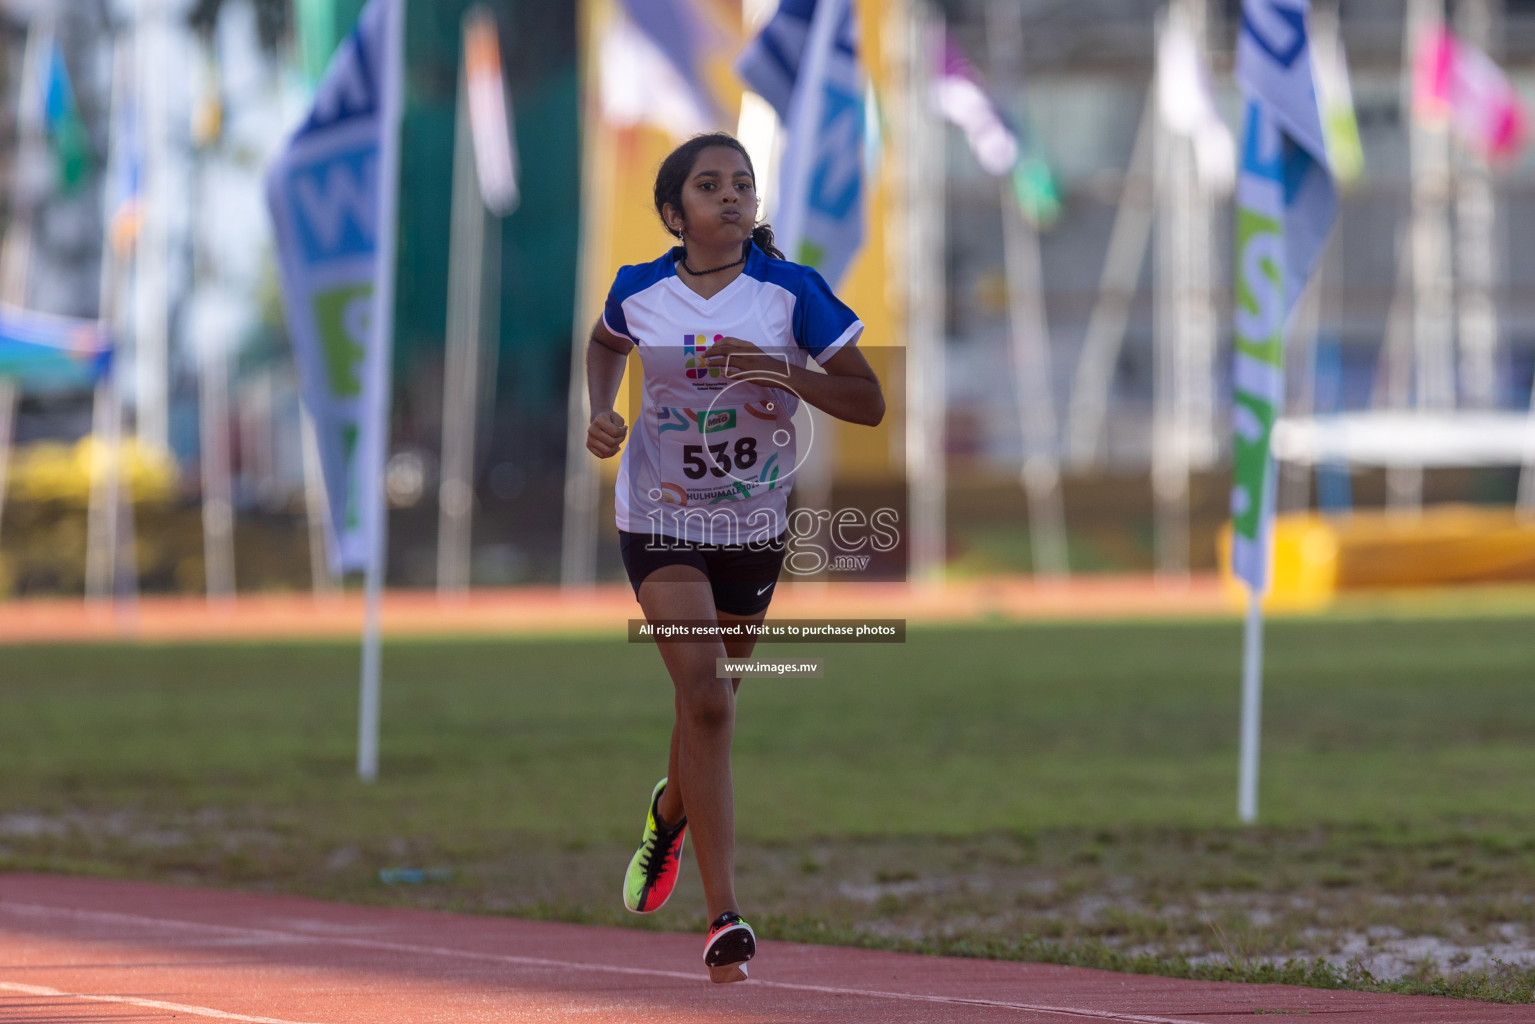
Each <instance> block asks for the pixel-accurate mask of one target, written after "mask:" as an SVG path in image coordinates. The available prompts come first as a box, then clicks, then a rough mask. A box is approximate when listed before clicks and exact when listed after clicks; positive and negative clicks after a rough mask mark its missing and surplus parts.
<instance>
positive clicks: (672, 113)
mask: <svg viewBox="0 0 1535 1024" xmlns="http://www.w3.org/2000/svg"><path fill="white" fill-rule="evenodd" d="M617 8H618V9H617V10H616V11H614V12H613V14H612V16H611V17H610V19H609V21H608V23H607V24H606V25H604V26H603V27H602V28H601V30H600V39H601V42H600V43H599V53H600V56H599V63H600V67H601V73H602V78H601V94H602V110H603V116H604V117H605V118H607V120H608V121H610V122H612V123H613V124H617V125H622V126H624V127H631V126H633V125H637V124H653V125H655V126H656V127H658V128H661V129H662V130H664V131H666V132H669V133H670V134H672V135H673V136H675V137H677V138H687V137H688V136H690V135H696V134H698V133H700V132H707V131H711V130H713V129H715V128H718V127H720V126H721V125H722V124H723V123H724V115H723V113H722V112H721V110H720V108H719V104H718V103H717V102H715V99H714V94H713V93H712V92H711V91H710V89H709V85H708V82H707V80H706V78H705V75H704V60H705V56H706V54H707V53H708V51H709V50H710V49H711V48H712V47H715V46H717V45H718V42H719V39H718V35H717V33H715V32H714V31H713V29H712V28H711V27H710V26H709V24H708V22H707V21H705V20H704V18H703V17H702V16H700V14H699V12H698V11H697V10H695V9H694V6H693V0H621V2H620V3H619V4H618V5H617Z"/></svg>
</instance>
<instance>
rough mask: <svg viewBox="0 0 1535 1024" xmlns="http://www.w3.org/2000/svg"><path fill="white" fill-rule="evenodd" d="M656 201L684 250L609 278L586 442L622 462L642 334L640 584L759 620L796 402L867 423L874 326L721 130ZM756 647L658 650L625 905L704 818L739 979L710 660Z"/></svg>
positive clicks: (631, 456) (716, 644)
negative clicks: (641, 808)
mask: <svg viewBox="0 0 1535 1024" xmlns="http://www.w3.org/2000/svg"><path fill="white" fill-rule="evenodd" d="M655 205H656V213H657V214H659V215H660V218H661V222H662V223H663V224H664V225H665V226H666V229H667V231H669V232H670V233H671V234H673V235H675V236H676V237H677V239H678V242H679V243H680V244H679V245H677V246H676V247H674V248H672V249H671V250H670V251H669V252H667V253H666V254H665V255H663V256H661V257H660V258H659V259H657V260H656V261H654V262H653V263H645V264H639V265H636V266H628V267H623V268H622V269H620V270H619V272H618V276H617V277H616V278H615V279H614V281H613V287H612V289H611V290H610V291H609V293H608V300H607V305H606V307H605V309H604V311H603V315H602V318H601V319H600V320H599V321H598V322H597V324H596V325H595V326H594V327H593V328H592V336H591V341H590V343H589V344H588V346H587V359H586V368H587V369H586V372H587V387H588V391H589V394H590V397H591V409H592V419H591V424H590V426H589V427H588V430H587V437H586V447H587V449H588V450H589V451H591V452H592V453H593V454H594V455H596V456H598V457H599V458H604V459H605V458H609V457H611V456H613V455H614V454H616V453H617V452H618V450H619V447H620V446H621V445H622V444H623V441H624V438H625V436H626V435H628V433H629V428H628V426H627V425H626V424H625V423H624V420H623V417H621V416H619V415H618V414H617V413H616V412H614V411H613V400H614V398H615V397H616V396H617V394H618V388H619V382H620V380H621V378H622V376H623V371H624V364H625V360H626V357H627V355H628V353H629V351H630V350H631V349H633V348H634V347H635V346H636V345H637V346H639V351H640V360H641V362H642V364H643V366H644V370H645V373H644V381H645V383H644V393H643V397H642V400H641V403H640V408H639V412H638V413H637V415H636V420H635V430H634V434H633V436H632V437H630V438H629V443H628V446H627V447H626V448H625V449H624V453H623V458H622V461H621V462H620V465H619V471H618V484H617V492H616V495H615V505H616V508H617V520H618V529H619V538H620V549H621V553H622V555H623V559H624V566H625V568H626V569H627V571H628V574H629V581H630V583H632V584H633V585H634V591H635V596H636V597H637V598H638V599H639V603H640V607H641V609H643V611H644V613H645V617H646V619H647V620H649V621H650V622H652V623H672V622H678V621H685V622H689V623H713V624H717V625H719V626H722V627H735V628H737V629H739V628H740V627H742V626H744V625H745V624H755V623H760V622H761V621H762V619H763V616H764V615H765V614H766V612H767V607H768V603H769V602H770V601H771V600H772V596H773V595H772V591H773V586H774V584H775V583H776V581H777V579H778V573H779V570H780V569H781V568H782V565H783V558H784V547H785V529H786V527H785V523H786V513H787V504H788V494H789V489H790V487H792V485H793V482H794V481H793V473H794V466H795V464H796V451H797V449H796V445H795V434H794V424H793V421H792V419H791V417H792V416H793V414H794V410H795V408H796V407H797V406H798V404H799V402H800V401H801V400H803V401H806V402H809V403H810V404H811V405H813V406H815V407H816V408H817V409H820V410H822V411H823V412H826V413H828V414H830V415H832V416H835V417H837V418H838V419H842V420H847V421H849V422H852V423H861V424H867V425H870V426H873V425H875V424H877V423H879V421H880V420H881V419H882V418H883V417H884V413H885V400H884V396H883V394H882V393H881V391H880V385H879V380H878V378H876V377H875V375H874V372H873V370H871V369H870V368H869V364H868V363H867V362H865V360H864V358H863V356H862V354H860V353H859V351H858V349H857V347H856V345H857V342H858V339H859V336H860V335H861V334H862V333H863V323H862V322H861V321H859V319H858V317H857V316H855V315H854V313H853V311H852V310H850V309H848V307H847V306H845V305H843V303H842V302H841V301H840V300H838V298H837V297H836V296H835V295H834V294H832V291H831V288H830V287H828V286H827V284H826V282H825V280H823V279H822V277H821V275H819V274H817V273H816V272H815V271H814V270H813V269H811V268H809V267H804V266H800V265H798V264H795V263H790V262H788V261H787V260H785V259H784V258H783V254H782V253H780V252H779V251H778V250H777V249H775V248H774V247H773V233H772V231H771V230H769V228H768V227H767V226H766V225H759V224H757V190H756V175H755V172H754V171H753V170H752V163H751V158H750V157H749V156H747V153H746V149H745V148H744V147H743V146H742V145H741V144H740V143H739V142H737V141H736V140H735V139H734V138H732V137H731V136H729V135H726V134H723V133H716V134H712V135H700V136H697V137H695V138H693V139H690V140H688V141H687V142H685V143H683V144H682V145H681V146H679V147H678V148H677V149H676V150H675V151H673V152H672V154H671V155H670V156H668V157H667V158H666V159H665V160H664V161H663V162H662V164H661V168H660V170H659V171H658V172H657V174H656V184H655ZM808 358H814V359H815V361H816V362H817V363H818V364H819V365H820V367H821V369H822V370H824V371H825V372H824V373H817V372H815V371H812V370H810V369H808V368H807V359H808ZM742 632H746V631H744V630H742ZM754 642H755V641H754V640H753V639H751V638H750V636H749V634H748V635H747V636H744V637H740V638H736V637H729V638H726V639H723V640H721V639H711V640H709V641H707V642H696V641H689V642H661V643H658V645H657V646H658V648H659V650H660V652H661V659H662V660H663V661H664V662H665V663H666V669H667V672H668V673H669V674H670V675H671V678H672V686H673V689H674V694H675V699H674V708H675V714H676V718H675V721H674V724H673V726H672V740H671V752H670V755H669V757H668V759H667V772H666V777H665V778H663V779H662V780H661V781H660V782H658V783H656V786H655V789H654V790H653V791H652V792H651V795H650V804H649V808H648V811H647V814H646V818H645V829H644V832H643V833H642V839H641V843H640V848H639V849H638V850H637V851H636V852H635V854H634V859H633V860H632V861H631V862H630V864H629V871H628V874H627V876H626V878H625V880H624V904H625V905H626V906H627V907H628V908H629V909H630V910H632V911H634V912H636V913H640V914H648V913H650V912H652V911H654V910H657V909H659V908H660V906H661V905H662V904H663V903H665V902H666V900H667V898H668V897H669V896H670V895H671V893H672V889H673V888H674V887H675V885H676V882H677V872H678V867H679V860H680V857H681V854H682V846H683V841H684V838H685V836H686V834H687V831H688V829H689V828H690V827H691V829H692V831H693V849H694V851H695V855H696V857H697V860H698V873H699V876H700V877H701V879H702V881H703V889H704V898H705V900H706V901H707V903H708V914H709V919H710V921H711V924H710V925H709V933H708V938H707V939H706V941H705V945H704V963H705V964H707V965H708V967H709V976H710V977H711V978H712V979H713V980H714V981H716V982H730V981H741V980H743V979H745V978H746V962H747V961H748V960H750V959H751V958H752V957H753V956H754V955H755V954H756V951H757V942H756V936H755V935H754V934H753V932H752V929H751V926H750V925H748V924H747V923H746V921H745V920H744V919H742V917H741V914H740V907H739V905H738V904H737V902H736V894H735V804H734V791H733V787H732V782H731V774H730V741H731V735H732V732H733V730H734V724H735V696H736V691H737V689H738V688H739V687H740V684H741V680H740V679H739V678H734V679H720V678H717V677H716V675H715V659H717V658H723V657H729V658H745V657H747V656H749V655H750V654H751V651H752V647H753V645H754Z"/></svg>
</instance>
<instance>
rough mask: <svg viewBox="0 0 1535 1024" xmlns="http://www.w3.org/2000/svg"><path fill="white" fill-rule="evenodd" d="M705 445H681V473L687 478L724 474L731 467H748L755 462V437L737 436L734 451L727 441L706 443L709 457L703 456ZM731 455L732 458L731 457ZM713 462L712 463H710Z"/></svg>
mask: <svg viewBox="0 0 1535 1024" xmlns="http://www.w3.org/2000/svg"><path fill="white" fill-rule="evenodd" d="M705 447H706V446H704V445H701V444H685V445H683V446H682V473H683V475H684V476H686V477H687V478H688V479H689V480H701V479H702V478H703V477H704V476H705V475H706V474H708V473H713V474H714V475H715V476H725V475H727V474H728V473H729V472H730V471H731V470H732V469H750V468H751V467H752V466H755V465H756V464H757V439H756V438H755V437H742V438H738V439H737V440H736V443H735V449H734V451H732V450H731V447H730V442H729V441H721V442H720V443H719V444H711V445H708V446H707V448H708V452H709V458H708V459H707V460H706V459H705V458H704V449H705ZM732 455H733V456H734V458H732ZM711 462H712V463H713V464H712V465H711V464H710V463H711Z"/></svg>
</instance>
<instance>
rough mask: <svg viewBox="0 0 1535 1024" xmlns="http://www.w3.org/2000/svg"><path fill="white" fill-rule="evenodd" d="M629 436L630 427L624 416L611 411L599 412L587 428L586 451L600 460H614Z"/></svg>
mask: <svg viewBox="0 0 1535 1024" xmlns="http://www.w3.org/2000/svg"><path fill="white" fill-rule="evenodd" d="M628 435H629V427H628V425H627V424H626V423H624V418H623V417H622V416H620V415H618V413H616V412H614V411H613V410H611V409H609V410H607V411H606V412H599V413H598V414H597V415H595V416H593V417H592V422H591V423H590V424H589V425H588V426H587V428H586V450H587V451H589V452H591V453H592V454H593V455H595V456H597V457H598V458H599V459H608V458H612V457H613V456H614V455H617V454H618V446H619V445H621V444H623V443H624V438H625V437H627V436H628Z"/></svg>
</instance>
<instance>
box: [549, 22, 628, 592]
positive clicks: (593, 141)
mask: <svg viewBox="0 0 1535 1024" xmlns="http://www.w3.org/2000/svg"><path fill="white" fill-rule="evenodd" d="M595 6H596V5H595V4H593V3H592V2H590V0H583V2H582V3H581V4H580V6H579V11H578V15H577V16H578V17H579V18H580V22H581V23H580V33H581V47H582V53H583V55H584V60H583V70H582V79H583V80H582V87H581V213H580V221H581V223H580V228H579V236H578V239H577V243H576V244H577V251H576V309H575V316H574V318H573V325H574V326H573V329H572V332H571V343H570V387H569V391H568V393H567V396H566V404H565V409H566V413H565V417H566V418H565V509H564V511H565V514H564V522H563V525H562V528H561V530H560V585H561V586H562V587H565V588H566V589H574V588H588V587H591V586H592V584H593V583H594V582H595V581H596V579H597V499H598V474H597V458H596V456H594V455H592V454H591V453H590V452H588V451H587V450H586V428H587V425H588V424H589V423H590V421H591V407H590V404H589V402H590V399H589V398H588V397H587V393H586V346H587V342H588V339H589V338H590V336H591V329H592V316H593V314H594V313H595V312H596V311H597V310H598V309H599V306H600V302H601V299H600V295H601V291H600V285H599V283H598V279H597V276H596V275H598V274H599V273H601V270H602V269H603V268H602V267H601V263H604V262H605V261H606V260H607V258H608V255H609V253H608V250H609V246H608V245H607V239H608V237H609V235H608V231H609V230H610V225H611V223H612V204H613V187H612V186H613V180H614V173H615V169H614V156H613V147H612V141H611V139H609V138H608V137H607V131H606V129H605V128H604V126H603V125H602V115H601V113H600V106H599V102H598V96H599V95H600V93H599V75H600V68H599V67H598V63H597V34H598V31H599V29H600V26H598V25H595V24H593V23H592V18H593V13H594V10H593V9H594V7H595Z"/></svg>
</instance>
